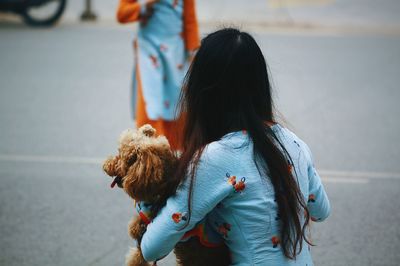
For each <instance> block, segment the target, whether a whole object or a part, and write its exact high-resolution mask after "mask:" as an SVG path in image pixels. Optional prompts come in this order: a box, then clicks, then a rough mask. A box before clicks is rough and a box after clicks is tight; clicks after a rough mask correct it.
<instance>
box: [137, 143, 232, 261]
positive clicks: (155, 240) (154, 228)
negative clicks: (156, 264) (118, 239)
mask: <svg viewBox="0 0 400 266" xmlns="http://www.w3.org/2000/svg"><path fill="white" fill-rule="evenodd" d="M212 153H213V154H211V155H210V150H209V151H207V150H205V151H204V152H203V155H202V157H201V160H200V162H199V165H198V168H197V171H196V175H195V181H194V186H193V196H192V205H191V206H192V215H191V217H190V221H189V222H188V225H187V226H186V227H185V228H184V229H183V226H184V225H185V224H186V223H187V221H188V219H189V215H188V194H189V184H190V180H189V178H187V179H186V180H185V182H184V183H183V184H182V186H181V187H180V188H179V189H178V191H177V193H176V195H175V196H173V197H171V198H169V199H168V201H167V204H166V206H165V207H164V208H163V209H162V210H161V211H160V213H159V214H158V216H157V217H156V218H155V219H154V220H153V221H152V223H150V224H149V225H148V227H147V231H146V233H145V234H144V235H143V238H142V242H141V249H142V253H143V257H144V258H145V260H146V261H155V260H157V259H159V258H162V257H163V256H165V255H167V254H168V253H169V252H171V251H172V250H173V248H174V247H175V245H176V243H178V241H179V240H180V239H181V238H182V236H183V235H184V234H185V232H187V231H189V230H190V229H192V228H193V227H194V226H195V225H196V224H197V223H198V222H199V221H201V220H202V219H203V218H204V217H205V216H206V215H207V213H209V212H210V211H211V210H212V209H213V208H214V207H215V206H216V205H217V204H218V203H219V202H221V201H222V200H223V199H224V198H225V197H227V196H228V195H229V194H230V193H232V192H233V191H234V190H233V188H232V185H231V184H229V183H228V182H227V179H226V177H225V173H224V171H223V169H222V167H220V165H221V159H218V157H217V156H215V155H216V154H218V151H215V150H214V151H213V152H212ZM220 158H224V156H220ZM225 164H226V163H225ZM222 165H224V162H222Z"/></svg>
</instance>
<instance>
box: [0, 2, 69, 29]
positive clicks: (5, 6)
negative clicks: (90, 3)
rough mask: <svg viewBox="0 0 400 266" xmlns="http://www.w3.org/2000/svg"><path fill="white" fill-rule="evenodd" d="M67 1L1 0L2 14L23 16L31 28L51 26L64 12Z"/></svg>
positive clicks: (0, 10)
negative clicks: (9, 13)
mask: <svg viewBox="0 0 400 266" xmlns="http://www.w3.org/2000/svg"><path fill="white" fill-rule="evenodd" d="M66 2H67V0H0V12H12V13H16V14H18V15H21V16H22V18H23V19H24V21H25V23H26V24H28V25H31V26H51V25H53V24H54V23H56V22H57V21H58V19H59V18H60V17H61V15H62V14H63V12H64V9H65V5H66Z"/></svg>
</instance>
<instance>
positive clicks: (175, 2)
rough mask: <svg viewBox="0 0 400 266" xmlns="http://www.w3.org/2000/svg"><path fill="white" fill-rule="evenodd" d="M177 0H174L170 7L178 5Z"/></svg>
mask: <svg viewBox="0 0 400 266" xmlns="http://www.w3.org/2000/svg"><path fill="white" fill-rule="evenodd" d="M178 2H179V0H174V2H173V3H172V7H173V8H175V7H176V6H177V5H178Z"/></svg>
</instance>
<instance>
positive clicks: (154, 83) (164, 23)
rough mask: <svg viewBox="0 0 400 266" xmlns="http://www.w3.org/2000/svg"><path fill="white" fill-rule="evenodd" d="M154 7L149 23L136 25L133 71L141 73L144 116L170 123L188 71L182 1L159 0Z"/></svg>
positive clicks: (134, 92)
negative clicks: (137, 26) (135, 49)
mask: <svg viewBox="0 0 400 266" xmlns="http://www.w3.org/2000/svg"><path fill="white" fill-rule="evenodd" d="M142 6H145V5H142ZM153 7H154V12H153V15H152V16H151V17H150V18H149V20H148V22H147V23H146V24H142V23H141V24H140V25H139V30H138V34H137V44H138V46H137V53H136V55H137V58H136V60H137V65H136V67H139V71H140V78H141V82H142V90H143V98H144V101H145V108H146V113H147V116H148V117H149V119H151V120H157V119H163V120H167V121H171V120H174V119H175V118H176V117H175V116H176V111H177V110H176V106H177V103H178V100H179V95H180V91H181V86H182V81H183V78H184V76H185V73H186V71H187V69H188V67H189V60H188V59H189V57H188V52H187V51H186V49H185V42H184V40H183V0H160V1H159V2H157V3H155V4H154V5H153ZM135 73H136V72H135V71H134V79H133V81H134V82H133V90H134V91H133V96H134V97H135V96H136V94H137V93H136V89H137V82H136V78H135V77H136V75H135ZM132 103H133V104H135V103H136V100H135V99H134V100H133V102H132ZM133 110H136V107H135V106H133Z"/></svg>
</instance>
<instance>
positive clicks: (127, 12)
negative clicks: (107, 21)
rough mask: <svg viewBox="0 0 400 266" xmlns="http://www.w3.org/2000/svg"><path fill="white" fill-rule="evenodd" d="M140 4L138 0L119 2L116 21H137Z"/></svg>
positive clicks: (121, 0)
mask: <svg viewBox="0 0 400 266" xmlns="http://www.w3.org/2000/svg"><path fill="white" fill-rule="evenodd" d="M141 6H142V5H141V4H140V3H139V2H138V0H120V1H119V5H118V9H117V20H118V22H120V23H128V22H135V21H138V20H139V18H140V11H141Z"/></svg>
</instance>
